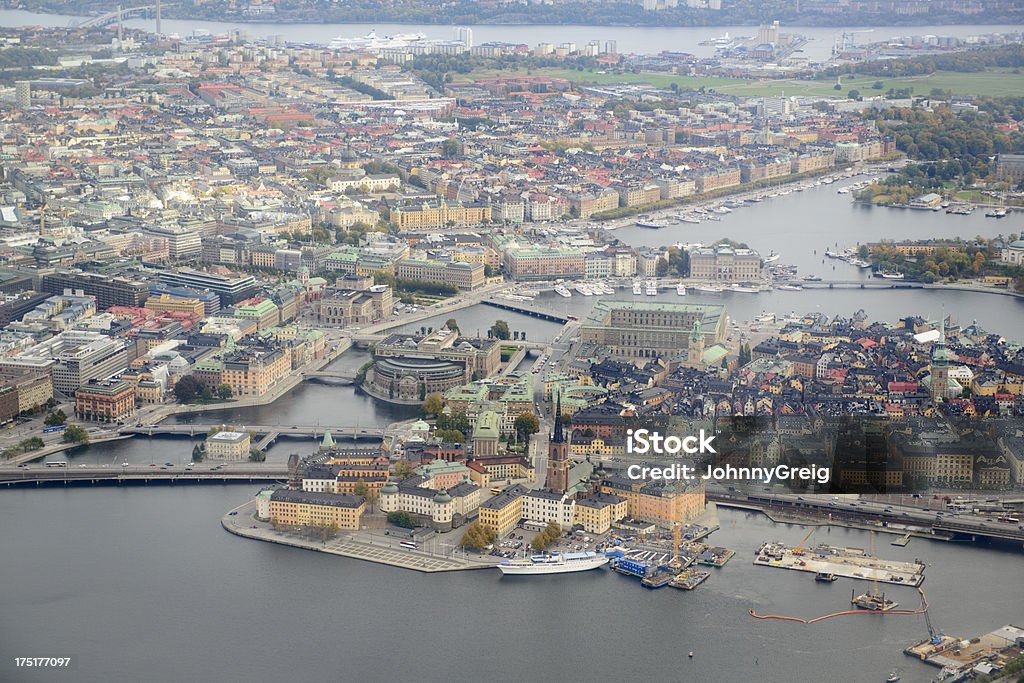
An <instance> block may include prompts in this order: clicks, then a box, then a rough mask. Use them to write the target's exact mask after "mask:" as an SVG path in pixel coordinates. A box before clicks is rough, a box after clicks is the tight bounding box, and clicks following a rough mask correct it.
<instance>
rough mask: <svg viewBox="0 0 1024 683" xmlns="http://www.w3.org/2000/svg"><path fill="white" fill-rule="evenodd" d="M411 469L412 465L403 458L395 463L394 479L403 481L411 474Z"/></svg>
mask: <svg viewBox="0 0 1024 683" xmlns="http://www.w3.org/2000/svg"><path fill="white" fill-rule="evenodd" d="M413 469H414V468H413V466H412V463H410V462H409V461H408V460H405V459H404V458H403V459H402V460H399V461H398V462H396V463H395V477H396V478H397V479H405V478H406V477H408V476H409V475H411V474H412V471H413Z"/></svg>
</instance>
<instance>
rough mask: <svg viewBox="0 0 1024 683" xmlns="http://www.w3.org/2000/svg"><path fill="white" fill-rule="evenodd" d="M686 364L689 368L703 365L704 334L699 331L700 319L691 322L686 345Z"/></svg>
mask: <svg viewBox="0 0 1024 683" xmlns="http://www.w3.org/2000/svg"><path fill="white" fill-rule="evenodd" d="M686 364H687V365H689V366H690V367H691V368H699V367H701V366H702V365H704V332H703V331H702V330H701V326H700V319H699V318H698V319H697V320H694V321H693V329H692V330H690V339H689V343H688V344H687V345H686Z"/></svg>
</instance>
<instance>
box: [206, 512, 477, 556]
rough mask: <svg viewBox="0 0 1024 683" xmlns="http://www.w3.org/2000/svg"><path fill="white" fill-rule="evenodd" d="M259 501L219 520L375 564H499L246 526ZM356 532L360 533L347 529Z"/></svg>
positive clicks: (247, 533)
mask: <svg viewBox="0 0 1024 683" xmlns="http://www.w3.org/2000/svg"><path fill="white" fill-rule="evenodd" d="M232 512H234V513H236V514H234V515H232V514H231V513H232ZM255 512H256V503H255V501H252V500H250V501H247V502H245V503H243V504H241V505H239V506H238V507H236V508H234V509H232V510H229V511H228V512H227V513H225V514H224V515H223V516H222V517H221V520H220V524H221V527H223V528H224V530H225V531H227V532H228V533H229V534H232V535H234V536H238V537H240V538H245V539H249V540H254V541H264V542H266V543H276V544H278V545H284V546H289V547H292V548H299V549H301V550H312V551H315V552H320V553H326V554H328V555H336V556H339V557H347V558H349V559H353V560H363V561H365V562H373V563H375V564H383V565H387V566H390V567H397V568H399V569H409V570H412V571H418V572H423V573H425V574H432V573H437V572H453V571H470V570H476V569H494V567H495V566H496V564H486V563H482V562H471V561H470V560H465V559H459V558H455V557H441V556H436V555H430V554H427V553H423V552H420V551H411V550H395V549H394V548H392V547H390V546H379V545H374V544H372V543H363V542H360V541H358V540H355V539H353V538H343V537H340V536H339V537H335V538H334V539H331V540H330V541H327V542H321V541H315V540H312V539H305V538H297V537H293V536H289V535H287V534H282V533H280V532H277V531H274V530H273V529H266V528H264V527H256V528H253V526H255V525H252V524H250V525H249V526H248V527H244V526H243V525H242V524H241V523H240V522H239V520H245V521H246V522H249V521H254V520H255ZM346 533H347V534H351V535H352V536H354V535H355V533H357V532H354V531H353V532H346Z"/></svg>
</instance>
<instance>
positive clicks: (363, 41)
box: [328, 31, 427, 50]
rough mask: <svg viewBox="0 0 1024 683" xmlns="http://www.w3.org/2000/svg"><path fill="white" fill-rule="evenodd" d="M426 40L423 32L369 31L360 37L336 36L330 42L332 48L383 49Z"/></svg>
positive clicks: (406, 45)
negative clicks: (392, 33)
mask: <svg viewBox="0 0 1024 683" xmlns="http://www.w3.org/2000/svg"><path fill="white" fill-rule="evenodd" d="M426 40H427V34H425V33H396V34H395V35H393V36H383V37H381V36H378V35H377V33H376V31H370V32H369V33H367V34H366V35H365V36H363V37H362V38H346V37H344V36H338V37H337V38H335V39H334V40H332V41H331V42H330V44H329V45H328V47H329V48H330V49H332V50H383V49H384V48H396V47H409V46H410V45H412V44H414V43H422V42H425V41H426Z"/></svg>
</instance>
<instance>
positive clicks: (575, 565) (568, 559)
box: [498, 552, 609, 576]
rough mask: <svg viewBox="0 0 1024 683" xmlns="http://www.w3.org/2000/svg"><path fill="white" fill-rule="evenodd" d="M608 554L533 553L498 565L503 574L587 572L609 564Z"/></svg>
mask: <svg viewBox="0 0 1024 683" xmlns="http://www.w3.org/2000/svg"><path fill="white" fill-rule="evenodd" d="M608 560H609V558H608V556H607V555H605V554H604V553H594V552H585V553H555V554H552V555H533V556H532V557H530V558H529V559H526V560H505V561H504V562H502V563H501V564H499V565H498V571H500V572H501V573H502V574H512V575H520V576H521V575H529V574H568V573H570V572H585V571H588V570H590V569H597V568H598V567H603V566H604V565H606V564H608Z"/></svg>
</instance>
